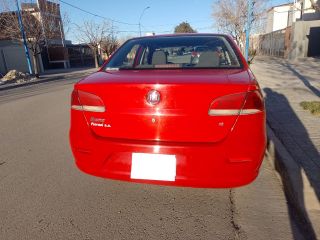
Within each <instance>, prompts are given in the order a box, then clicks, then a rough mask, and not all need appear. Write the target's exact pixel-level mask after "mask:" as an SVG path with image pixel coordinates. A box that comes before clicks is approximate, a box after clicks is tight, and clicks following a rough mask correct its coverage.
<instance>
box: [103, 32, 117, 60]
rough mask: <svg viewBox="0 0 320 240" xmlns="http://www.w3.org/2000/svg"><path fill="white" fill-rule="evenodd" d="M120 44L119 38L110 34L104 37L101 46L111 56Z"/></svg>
mask: <svg viewBox="0 0 320 240" xmlns="http://www.w3.org/2000/svg"><path fill="white" fill-rule="evenodd" d="M119 46H120V44H119V41H118V39H117V38H116V37H115V36H113V35H109V36H107V37H105V38H104V39H103V41H102V42H101V46H100V48H101V50H102V51H103V52H104V53H105V54H106V55H107V57H108V58H109V57H110V56H111V54H112V53H113V52H114V51H116V50H117V49H118V48H119Z"/></svg>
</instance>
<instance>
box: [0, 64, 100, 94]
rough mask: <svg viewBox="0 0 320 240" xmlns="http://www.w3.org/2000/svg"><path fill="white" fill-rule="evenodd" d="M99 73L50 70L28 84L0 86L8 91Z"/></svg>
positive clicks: (84, 70) (87, 69)
mask: <svg viewBox="0 0 320 240" xmlns="http://www.w3.org/2000/svg"><path fill="white" fill-rule="evenodd" d="M95 71H97V69H96V68H68V69H54V70H48V71H46V72H44V73H42V74H41V75H40V78H38V79H34V80H30V81H27V82H22V83H7V84H1V85H0V91H1V90H8V89H12V88H17V87H22V86H27V85H32V84H38V83H44V82H49V81H56V80H66V79H71V78H81V77H85V76H86V75H89V74H91V73H93V72H95Z"/></svg>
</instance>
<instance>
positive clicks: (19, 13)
mask: <svg viewBox="0 0 320 240" xmlns="http://www.w3.org/2000/svg"><path fill="white" fill-rule="evenodd" d="M16 5H17V15H18V22H19V27H20V31H21V35H22V39H23V46H24V52H25V54H26V58H27V63H28V68H29V73H30V75H31V74H32V67H31V60H30V54H29V50H28V46H27V40H26V34H25V32H24V28H23V24H22V17H21V12H20V7H19V2H18V0H16Z"/></svg>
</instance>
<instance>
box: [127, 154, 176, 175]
mask: <svg viewBox="0 0 320 240" xmlns="http://www.w3.org/2000/svg"><path fill="white" fill-rule="evenodd" d="M176 162H177V161H176V156H175V155H167V154H152V153H132V162H131V178H132V179H146V180H160V181H175V178H176Z"/></svg>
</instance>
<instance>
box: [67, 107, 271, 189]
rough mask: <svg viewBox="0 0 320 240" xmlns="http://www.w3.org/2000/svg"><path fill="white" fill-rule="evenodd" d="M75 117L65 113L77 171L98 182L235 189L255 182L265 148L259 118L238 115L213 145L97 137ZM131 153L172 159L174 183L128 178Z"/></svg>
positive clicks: (73, 113) (262, 119) (81, 117)
mask: <svg viewBox="0 0 320 240" xmlns="http://www.w3.org/2000/svg"><path fill="white" fill-rule="evenodd" d="M72 111H73V110H72ZM75 115H76V116H75ZM81 115H82V113H81V112H79V111H73V112H72V114H71V129H70V143H71V148H72V152H73V155H74V157H75V161H76V164H77V166H78V167H79V168H80V169H81V170H82V171H84V172H86V173H88V174H92V175H95V176H99V177H105V178H111V179H118V180H125V181H131V182H141V183H154V184H160V185H173V186H188V187H211V188H218V187H237V186H242V185H245V184H248V183H250V182H252V181H253V180H254V179H255V178H256V177H257V175H258V172H259V168H260V165H261V162H262V160H263V156H264V151H265V146H266V134H265V121H264V117H265V116H264V113H259V114H254V115H247V116H240V117H239V119H238V122H237V124H236V126H235V127H234V129H233V130H232V131H231V132H230V133H229V135H228V136H227V137H226V138H225V139H224V140H222V141H219V142H216V143H170V142H167V143H163V142H150V141H131V140H123V139H108V138H102V137H99V136H96V135H95V134H94V133H93V132H92V131H91V130H90V129H89V128H88V127H87V123H86V121H85V119H84V118H83V115H82V116H81ZM72 119H76V120H77V121H73V120H72ZM132 153H160V154H170V155H175V156H176V177H175V181H155V180H139V179H131V177H130V174H131V162H132Z"/></svg>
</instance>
